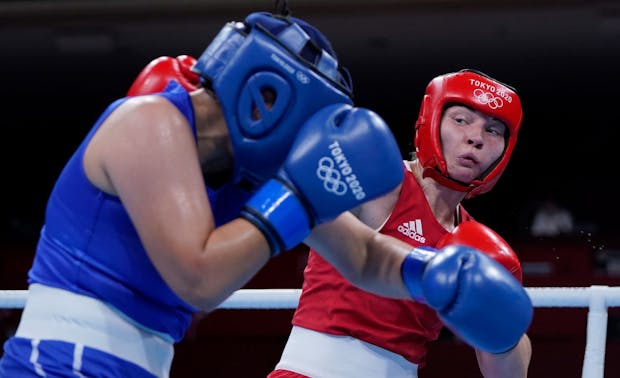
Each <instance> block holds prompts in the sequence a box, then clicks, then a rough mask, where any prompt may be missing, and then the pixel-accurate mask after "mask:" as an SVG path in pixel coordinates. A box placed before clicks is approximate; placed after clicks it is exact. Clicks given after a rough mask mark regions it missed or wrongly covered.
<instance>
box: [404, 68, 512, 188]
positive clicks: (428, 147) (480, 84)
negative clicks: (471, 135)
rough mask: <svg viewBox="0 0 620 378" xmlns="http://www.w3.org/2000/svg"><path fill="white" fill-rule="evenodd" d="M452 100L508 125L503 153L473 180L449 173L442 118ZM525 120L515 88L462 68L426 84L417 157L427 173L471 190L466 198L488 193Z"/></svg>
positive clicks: (445, 183) (453, 186)
mask: <svg viewBox="0 0 620 378" xmlns="http://www.w3.org/2000/svg"><path fill="white" fill-rule="evenodd" d="M451 103H458V104H463V105H465V106H468V107H470V108H472V109H475V110H477V111H480V112H482V113H484V114H486V115H488V116H490V117H493V118H496V119H498V120H500V121H502V122H503V123H504V124H505V125H506V130H507V135H506V139H507V140H506V146H505V148H504V152H503V154H502V156H500V157H499V159H498V160H497V161H496V162H495V163H494V164H492V165H491V167H489V169H487V171H486V172H485V173H484V174H483V175H482V176H481V177H479V178H478V179H476V180H473V181H472V182H469V183H463V182H460V181H456V180H454V179H452V178H450V177H449V176H448V170H447V167H446V161H445V159H444V155H443V151H442V147H441V137H440V126H441V118H442V116H443V111H444V110H445V108H446V105H447V104H451ZM522 119H523V110H522V109H521V100H520V99H519V96H518V95H517V93H516V92H515V90H514V89H513V88H511V87H509V86H507V85H506V84H503V83H501V82H499V81H497V80H495V79H493V78H491V77H489V76H487V75H485V74H483V73H481V72H477V71H473V70H461V71H459V72H454V73H449V74H446V75H441V76H438V77H436V78H434V79H433V80H432V81H431V82H430V83H429V84H428V86H427V87H426V93H425V95H424V99H423V101H422V106H421V107H420V115H419V117H418V120H417V121H416V124H415V147H416V156H417V158H418V159H419V161H420V164H421V165H422V167H423V168H424V176H425V177H426V176H428V177H432V178H433V179H435V180H436V181H437V182H439V183H441V184H442V185H445V186H447V187H449V188H451V189H454V190H459V191H462V192H468V194H467V197H466V198H471V197H473V196H476V195H478V194H482V193H486V192H488V191H489V190H491V189H492V188H493V186H494V185H495V183H496V182H497V180H498V179H499V177H500V176H501V174H502V172H503V171H504V170H505V169H506V165H508V161H509V160H510V156H511V155H512V151H513V150H514V147H515V144H516V143H517V135H518V133H519V128H520V127H521V121H522Z"/></svg>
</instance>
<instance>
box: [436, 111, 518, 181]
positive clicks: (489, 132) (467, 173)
mask: <svg viewBox="0 0 620 378" xmlns="http://www.w3.org/2000/svg"><path fill="white" fill-rule="evenodd" d="M505 135H506V125H504V123H502V122H501V121H499V120H497V119H495V118H492V117H489V116H487V115H485V114H483V113H481V112H478V111H476V110H473V109H471V108H468V107H466V106H461V105H452V106H449V107H448V108H446V110H445V111H444V114H443V117H442V119H441V145H442V148H443V153H444V159H445V161H446V164H447V168H448V175H449V176H450V177H451V178H453V179H455V180H458V181H461V182H471V181H472V180H474V179H477V178H479V177H480V176H481V175H482V174H483V173H484V172H485V171H486V170H487V169H488V168H489V167H490V166H491V164H493V163H494V162H495V161H496V160H497V159H499V158H500V157H501V155H502V153H503V151H504V146H505V144H506V140H505Z"/></svg>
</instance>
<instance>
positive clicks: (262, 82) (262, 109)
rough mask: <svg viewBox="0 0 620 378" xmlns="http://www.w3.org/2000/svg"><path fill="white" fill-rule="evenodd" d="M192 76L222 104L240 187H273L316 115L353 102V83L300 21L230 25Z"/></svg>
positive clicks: (254, 19) (254, 17)
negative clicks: (303, 128) (242, 184)
mask: <svg viewBox="0 0 620 378" xmlns="http://www.w3.org/2000/svg"><path fill="white" fill-rule="evenodd" d="M192 70H193V71H194V72H196V73H198V74H199V75H200V77H201V81H202V82H203V85H205V86H206V87H211V88H212V89H213V91H214V92H215V94H216V95H217V98H218V100H219V102H220V104H221V106H222V109H223V112H224V117H225V118H226V123H227V125H228V129H229V132H230V139H231V141H232V147H233V152H234V171H233V179H234V181H235V182H239V181H241V180H242V179H245V180H247V181H249V182H250V183H252V184H254V185H258V184H261V183H263V182H264V181H266V180H267V179H268V178H270V177H272V176H273V175H274V174H275V173H276V172H277V170H278V168H279V167H280V166H281V164H282V163H283V162H284V159H285V158H286V155H287V153H288V151H289V149H290V147H291V145H292V143H293V140H294V138H295V136H296V135H297V131H298V130H299V128H300V127H301V126H302V125H303V124H304V122H305V121H306V120H307V119H308V118H310V116H312V115H313V114H314V113H315V112H317V111H318V110H319V109H322V108H323V107H325V106H327V105H331V104H336V103H345V104H352V100H351V91H352V87H351V83H350V80H349V78H348V76H344V75H342V74H341V71H340V67H339V65H338V61H337V59H336V55H335V53H334V51H333V49H332V47H331V45H330V43H329V41H328V40H327V38H325V36H323V34H321V32H320V31H318V30H317V29H316V28H314V27H312V26H311V25H309V24H308V23H306V22H304V21H302V20H300V19H297V18H293V17H284V16H274V15H271V14H269V13H263V12H260V13H252V14H250V15H249V16H248V17H247V18H246V19H245V22H244V23H240V22H231V23H228V24H226V25H225V26H224V28H223V29H222V30H221V31H220V32H219V34H218V35H217V36H216V38H215V39H214V40H213V42H212V43H211V44H210V45H209V47H207V49H206V50H205V52H204V53H203V54H202V55H201V56H200V57H199V58H198V61H197V63H196V65H195V66H194V67H193V68H192ZM266 92H268V93H270V94H272V95H273V96H272V97H273V99H271V100H273V104H271V105H269V104H268V103H266V99H265V98H264V97H263V94H264V93H266ZM271 100H270V101H271ZM257 111H258V113H260V116H259V117H256V112H257Z"/></svg>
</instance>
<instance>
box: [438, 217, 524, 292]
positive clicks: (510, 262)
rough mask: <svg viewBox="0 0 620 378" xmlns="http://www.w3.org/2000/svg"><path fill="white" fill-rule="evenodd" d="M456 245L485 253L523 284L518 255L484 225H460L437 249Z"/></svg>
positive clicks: (476, 223)
mask: <svg viewBox="0 0 620 378" xmlns="http://www.w3.org/2000/svg"><path fill="white" fill-rule="evenodd" d="M454 244H460V245H465V246H468V247H471V248H476V249H478V250H480V251H481V252H484V253H485V254H486V255H487V256H489V257H491V258H492V259H494V260H495V261H497V262H498V263H500V264H502V265H503V266H504V268H506V269H507V270H508V271H509V272H510V273H512V275H513V276H514V277H515V278H516V279H517V280H519V282H521V283H523V272H522V270H521V263H520V262H519V258H518V257H517V254H516V253H515V252H514V251H513V250H512V248H510V246H509V245H508V243H506V241H505V240H504V239H502V237H501V236H499V235H498V234H497V233H496V232H495V231H493V230H491V229H490V228H488V227H487V226H485V225H483V224H482V223H478V222H476V221H473V220H470V221H465V222H463V223H461V224H459V225H458V226H457V227H456V228H455V229H454V231H452V233H449V234H447V235H445V236H444V237H443V238H441V240H439V242H438V243H437V246H436V248H437V249H440V248H442V247H445V246H447V245H454Z"/></svg>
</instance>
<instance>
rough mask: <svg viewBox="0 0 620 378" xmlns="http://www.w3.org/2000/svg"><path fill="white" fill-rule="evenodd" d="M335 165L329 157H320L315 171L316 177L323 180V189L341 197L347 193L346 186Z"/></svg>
mask: <svg viewBox="0 0 620 378" xmlns="http://www.w3.org/2000/svg"><path fill="white" fill-rule="evenodd" d="M335 165H336V164H335V163H334V161H333V160H332V159H331V158H329V157H322V158H321V159H320V160H319V166H318V168H317V169H316V175H317V177H318V178H320V179H321V180H323V187H324V188H325V190H327V191H328V192H331V193H334V194H335V195H338V196H342V195H344V194H345V193H346V192H347V185H346V184H345V183H344V182H343V181H342V180H341V178H342V176H341V175H340V172H338V170H337V169H335V168H334V166H335Z"/></svg>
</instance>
